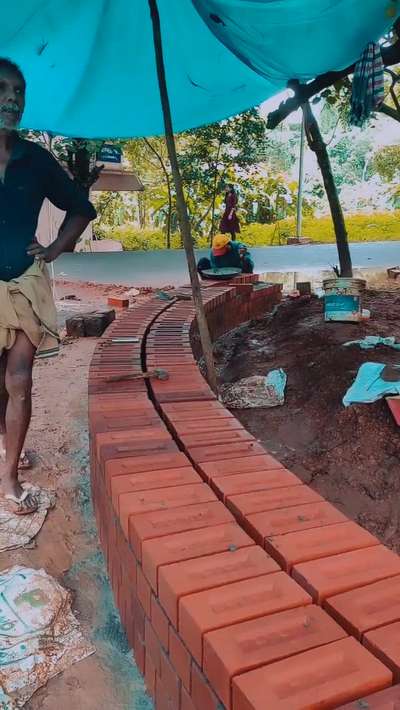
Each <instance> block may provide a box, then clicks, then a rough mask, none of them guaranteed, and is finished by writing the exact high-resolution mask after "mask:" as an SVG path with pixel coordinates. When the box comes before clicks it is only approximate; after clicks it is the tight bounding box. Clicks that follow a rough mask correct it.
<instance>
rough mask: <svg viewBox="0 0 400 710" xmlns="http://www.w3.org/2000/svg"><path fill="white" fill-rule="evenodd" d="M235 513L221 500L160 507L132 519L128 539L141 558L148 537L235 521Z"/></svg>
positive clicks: (158, 536) (152, 537)
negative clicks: (164, 508) (163, 508)
mask: <svg viewBox="0 0 400 710" xmlns="http://www.w3.org/2000/svg"><path fill="white" fill-rule="evenodd" d="M233 519H234V518H233V515H232V514H231V513H230V512H229V511H228V510H227V509H226V508H225V506H224V505H223V503H220V502H219V501H215V502H211V503H200V504H199V505H187V506H182V507H181V508H171V509H169V510H158V511H155V512H152V513H144V514H142V515H137V516H132V517H131V518H130V519H129V541H130V544H131V546H132V548H133V550H134V552H135V554H136V557H137V558H138V560H141V559H142V544H143V542H144V541H145V540H151V539H154V538H162V537H164V535H172V534H174V533H177V532H184V531H185V530H198V529H200V528H206V527H209V526H210V525H223V524H225V523H229V522H233Z"/></svg>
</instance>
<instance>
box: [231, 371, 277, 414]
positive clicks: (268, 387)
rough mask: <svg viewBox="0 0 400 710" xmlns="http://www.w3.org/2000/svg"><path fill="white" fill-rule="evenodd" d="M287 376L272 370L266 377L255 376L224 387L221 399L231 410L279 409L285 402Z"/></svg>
mask: <svg viewBox="0 0 400 710" xmlns="http://www.w3.org/2000/svg"><path fill="white" fill-rule="evenodd" d="M285 387H286V374H285V372H284V370H282V369H279V370H271V372H269V373H268V375H267V376H266V377H264V376H263V375H253V376H252V377H244V378H243V379H241V380H238V382H233V383H232V384H226V385H222V387H221V389H220V399H221V401H222V402H223V404H224V405H225V406H226V407H229V408H230V409H256V408H269V407H279V406H280V405H282V404H284V401H285Z"/></svg>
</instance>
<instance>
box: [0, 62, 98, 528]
mask: <svg viewBox="0 0 400 710" xmlns="http://www.w3.org/2000/svg"><path fill="white" fill-rule="evenodd" d="M24 107H25V79H24V76H23V74H22V72H21V70H20V69H19V67H18V66H16V65H15V64H14V63H13V62H11V61H10V60H8V59H3V58H0V453H3V461H2V464H1V468H2V472H1V495H2V496H3V497H4V498H5V499H6V500H7V501H9V502H10V506H11V507H12V510H13V512H15V513H17V514H20V515H26V514H27V513H33V512H34V511H35V510H36V509H37V505H38V504H37V500H36V499H35V496H34V495H33V494H32V493H31V492H30V490H29V488H28V487H26V488H24V487H23V485H21V484H20V483H19V481H18V468H19V466H20V465H21V464H26V463H27V461H26V457H25V455H24V453H23V447H24V442H25V437H26V434H27V431H28V427H29V423H30V419H31V409H32V401H31V388H32V368H33V361H34V358H35V356H41V357H47V356H49V355H54V354H56V353H57V351H58V335H57V327H56V322H57V321H56V309H55V305H54V302H53V297H52V293H51V285H50V279H49V276H48V273H47V268H46V263H49V262H51V261H54V259H56V258H57V257H58V256H59V255H60V254H62V253H63V252H66V251H68V252H71V251H73V250H74V247H75V245H76V243H77V241H78V239H79V237H80V236H81V234H82V233H83V231H84V230H85V228H86V227H87V225H88V224H89V222H90V221H91V220H92V219H94V218H95V217H96V212H95V209H94V207H93V206H92V205H91V204H90V202H89V201H88V200H87V198H86V196H85V195H84V193H83V191H82V192H81V190H80V188H79V187H78V185H76V184H75V183H73V182H72V180H70V178H69V177H68V175H67V174H66V172H65V171H64V170H63V168H62V167H61V166H60V165H59V164H58V162H57V161H56V160H55V158H53V157H52V155H51V154H50V153H49V152H48V151H46V150H45V149H44V148H41V147H40V146H38V145H37V144H36V143H33V142H31V141H28V140H24V139H22V138H20V137H19V135H18V133H17V128H18V126H19V123H20V120H21V117H22V114H23V111H24ZM46 197H47V198H48V199H49V200H50V201H51V202H52V203H53V204H54V205H55V206H56V207H58V208H59V209H61V210H64V211H65V212H66V216H65V219H64V222H63V224H62V225H61V228H60V231H59V234H58V237H57V239H56V240H55V241H54V242H53V243H52V244H51V245H50V246H49V247H46V248H45V247H43V246H41V245H40V244H39V243H38V242H37V240H36V236H35V234H36V228H37V223H38V217H39V212H40V209H41V207H42V204H43V201H44V199H45V198H46Z"/></svg>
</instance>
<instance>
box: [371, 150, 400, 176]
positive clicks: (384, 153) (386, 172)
mask: <svg viewBox="0 0 400 710" xmlns="http://www.w3.org/2000/svg"><path fill="white" fill-rule="evenodd" d="M373 166H374V169H375V171H376V172H377V173H378V175H379V176H380V177H381V178H382V180H384V181H385V182H393V180H394V179H395V178H398V177H399V173H400V145H387V146H385V147H384V148H381V149H380V150H379V151H377V152H376V153H375V155H374V157H373Z"/></svg>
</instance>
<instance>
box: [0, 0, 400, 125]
mask: <svg viewBox="0 0 400 710" xmlns="http://www.w3.org/2000/svg"><path fill="white" fill-rule="evenodd" d="M158 5H159V11H160V16H161V26H162V36H163V44H164V53H165V63H166V73H167V81H168V88H169V93H170V101H171V108H172V116H173V121H174V129H175V130H176V131H180V130H183V129H186V128H191V127H194V126H199V125H201V124H205V123H211V122H213V121H217V120H219V119H222V118H225V117H227V116H230V115H233V114H235V113H238V112H240V111H242V110H244V109H246V108H249V107H251V106H255V105H257V104H259V103H260V102H262V101H264V100H265V99H267V98H269V97H270V96H272V95H273V94H275V93H277V92H278V91H280V90H281V89H283V88H284V87H285V86H286V82H287V81H288V79H292V78H299V79H302V80H307V79H311V78H313V77H314V76H316V75H318V74H320V73H323V72H326V71H328V70H337V69H341V68H344V67H346V66H347V65H348V64H350V63H352V62H353V61H355V60H356V59H358V58H359V56H360V54H361V52H362V50H363V49H364V47H365V45H366V43H367V42H369V41H375V40H378V39H379V37H381V36H382V35H383V34H384V32H385V31H386V30H387V29H388V28H389V27H390V25H391V24H392V23H393V21H394V19H395V15H397V14H398V10H399V8H398V2H397V0H193V1H192V0H159V2H158ZM1 16H2V17H1V23H0V56H7V57H9V58H11V59H13V60H14V61H16V62H17V63H19V64H20V65H21V67H22V69H23V71H24V73H25V75H26V78H27V83H28V93H27V108H26V113H25V119H24V125H25V127H29V128H35V129H43V130H48V131H52V132H54V133H59V134H64V135H73V136H81V137H130V136H140V135H153V134H158V133H161V132H163V118H162V112H161V106H160V98H159V90H158V84H157V77H156V69H155V59H154V48H153V35H152V27H151V20H150V13H149V6H148V2H147V0H15V2H11V3H7V4H5V5H4V7H2V10H1Z"/></svg>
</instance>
